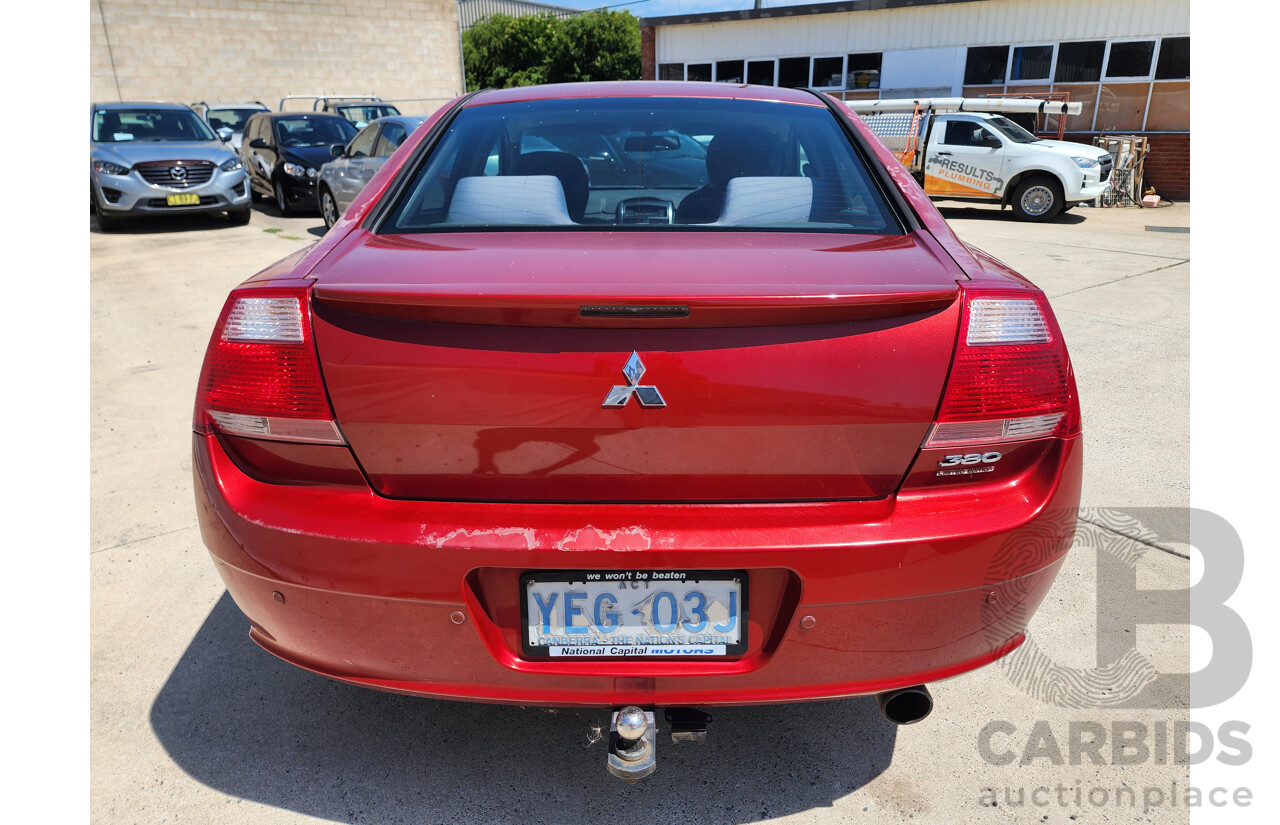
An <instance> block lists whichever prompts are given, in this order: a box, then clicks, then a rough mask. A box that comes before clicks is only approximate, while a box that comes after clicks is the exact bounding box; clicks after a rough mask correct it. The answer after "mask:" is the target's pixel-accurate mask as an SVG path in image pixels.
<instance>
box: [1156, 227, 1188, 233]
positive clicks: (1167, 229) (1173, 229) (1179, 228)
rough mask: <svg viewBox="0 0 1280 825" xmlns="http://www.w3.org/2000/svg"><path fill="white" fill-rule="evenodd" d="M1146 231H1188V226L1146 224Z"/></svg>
mask: <svg viewBox="0 0 1280 825" xmlns="http://www.w3.org/2000/svg"><path fill="white" fill-rule="evenodd" d="M1147 231H1148V232H1190V231H1191V227H1189V226H1148V227H1147Z"/></svg>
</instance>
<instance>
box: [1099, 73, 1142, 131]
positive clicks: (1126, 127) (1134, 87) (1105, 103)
mask: <svg viewBox="0 0 1280 825" xmlns="http://www.w3.org/2000/svg"><path fill="white" fill-rule="evenodd" d="M1150 92H1151V84H1150V83H1104V84H1102V92H1101V95H1100V97H1099V98H1098V117H1097V120H1096V121H1094V128H1095V129H1097V130H1098V131H1099V132H1136V131H1138V130H1140V129H1142V122H1143V120H1144V119H1145V117H1146V114H1147V96H1148V95H1149V94H1150Z"/></svg>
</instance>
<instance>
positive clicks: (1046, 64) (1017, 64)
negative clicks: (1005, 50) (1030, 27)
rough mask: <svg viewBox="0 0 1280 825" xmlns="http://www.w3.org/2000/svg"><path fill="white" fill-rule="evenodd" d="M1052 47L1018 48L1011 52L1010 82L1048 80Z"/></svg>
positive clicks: (1051, 63)
mask: <svg viewBox="0 0 1280 825" xmlns="http://www.w3.org/2000/svg"><path fill="white" fill-rule="evenodd" d="M1052 66H1053V46H1018V47H1016V48H1015V49H1014V50H1013V65H1012V66H1011V67H1010V69H1009V79H1010V80H1048V79H1049V69H1050V68H1051V67H1052Z"/></svg>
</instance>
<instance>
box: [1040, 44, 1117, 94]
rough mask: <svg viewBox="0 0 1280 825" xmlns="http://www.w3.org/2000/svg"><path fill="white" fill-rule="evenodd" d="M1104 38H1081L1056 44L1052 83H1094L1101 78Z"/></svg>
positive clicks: (1105, 45) (1104, 47)
mask: <svg viewBox="0 0 1280 825" xmlns="http://www.w3.org/2000/svg"><path fill="white" fill-rule="evenodd" d="M1106 50H1107V42H1106V41H1105V40H1083V41H1080V42H1078V43H1061V44H1059V45H1058V70H1057V71H1056V72H1054V74H1053V82H1054V83H1096V82H1098V81H1099V80H1101V79H1102V55H1103V54H1104V53H1105V52H1106Z"/></svg>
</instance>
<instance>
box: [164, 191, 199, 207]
mask: <svg viewBox="0 0 1280 825" xmlns="http://www.w3.org/2000/svg"><path fill="white" fill-rule="evenodd" d="M164 200H165V203H167V204H169V205H170V206H195V205H196V204H198V203H200V196H199V195H196V194H188V195H170V196H169V197H167V198H165V199H164Z"/></svg>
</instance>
